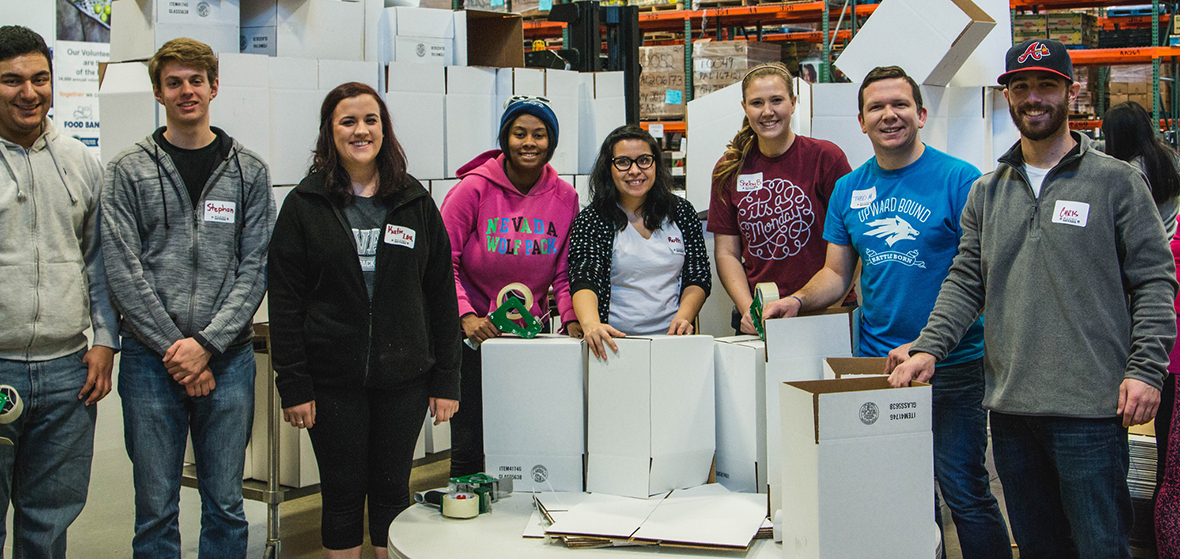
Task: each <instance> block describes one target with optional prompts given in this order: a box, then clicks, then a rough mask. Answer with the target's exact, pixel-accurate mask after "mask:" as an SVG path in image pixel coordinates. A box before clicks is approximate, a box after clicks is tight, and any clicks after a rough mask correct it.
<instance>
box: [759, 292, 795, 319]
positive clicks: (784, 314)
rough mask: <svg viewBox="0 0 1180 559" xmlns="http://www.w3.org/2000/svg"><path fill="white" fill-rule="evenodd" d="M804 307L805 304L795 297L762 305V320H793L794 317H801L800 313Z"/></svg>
mask: <svg viewBox="0 0 1180 559" xmlns="http://www.w3.org/2000/svg"><path fill="white" fill-rule="evenodd" d="M802 307H803V302H802V301H800V300H799V299H796V298H795V297H787V298H785V299H779V300H777V301H770V302H769V303H764V304H763V305H762V319H763V320H770V319H772V318H791V317H792V316H799V311H800V310H801V309H802Z"/></svg>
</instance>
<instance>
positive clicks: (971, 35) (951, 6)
mask: <svg viewBox="0 0 1180 559" xmlns="http://www.w3.org/2000/svg"><path fill="white" fill-rule="evenodd" d="M995 26H996V22H995V20H994V19H992V17H991V16H989V15H987V12H985V11H984V10H983V9H981V8H980V7H979V6H977V5H976V4H975V3H973V2H971V0H952V1H950V2H944V1H939V0H890V1H889V2H884V3H882V4H881V6H880V7H879V8H877V11H875V12H873V17H871V18H869V20H868V21H867V22H865V24H864V27H862V28H861V29H860V32H858V33H857V34H856V37H854V38H853V39H852V42H850V43H849V44H848V46H847V47H845V49H844V52H843V53H841V54H840V57H839V58H837V59H836V66H837V67H839V68H840V70H841V71H842V72H844V74H845V75H846V76H848V78H849V79H851V80H852V82H853V83H856V84H859V83H860V82H861V81H863V80H864V77H865V75H867V74H868V73H869V71H871V70H872V69H873V68H876V67H877V66H889V65H894V64H896V65H899V66H901V67H902V68H905V70H906V73H907V74H909V75H910V76H911V77H913V78H914V80H916V81H917V82H918V83H920V84H926V85H947V84H949V83H950V81H951V78H953V77H954V76H955V73H957V72H958V71H959V68H960V67H961V66H962V65H963V64H964V63H965V62H966V61H967V58H968V57H969V56H970V55H971V53H972V52H973V51H974V50H975V47H977V46H979V44H980V43H981V42H983V39H984V38H985V37H986V36H987V34H988V32H990V31H991V29H992V28H993V27H995ZM898 29H905V30H906V31H905V36H906V40H904V41H899V40H897V39H898V37H897V30H898Z"/></svg>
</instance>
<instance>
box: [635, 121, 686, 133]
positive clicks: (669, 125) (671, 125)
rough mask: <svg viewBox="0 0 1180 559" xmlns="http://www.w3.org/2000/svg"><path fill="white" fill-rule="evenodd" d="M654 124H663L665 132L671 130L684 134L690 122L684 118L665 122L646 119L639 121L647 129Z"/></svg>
mask: <svg viewBox="0 0 1180 559" xmlns="http://www.w3.org/2000/svg"><path fill="white" fill-rule="evenodd" d="M653 124H663V125H664V133H665V134H667V133H669V132H679V133H681V134H684V133H685V132H686V131H687V130H688V123H687V122H684V121H683V120H669V121H664V122H659V121H651V120H646V121H643V122H640V123H639V125H640V126H642V127H643V129H644V130H647V129H648V127H650V126H651V125H653Z"/></svg>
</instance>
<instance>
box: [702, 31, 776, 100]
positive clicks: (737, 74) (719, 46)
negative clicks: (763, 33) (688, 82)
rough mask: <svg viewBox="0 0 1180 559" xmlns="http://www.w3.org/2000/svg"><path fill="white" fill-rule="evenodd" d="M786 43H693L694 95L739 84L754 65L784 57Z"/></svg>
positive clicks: (706, 93)
mask: <svg viewBox="0 0 1180 559" xmlns="http://www.w3.org/2000/svg"><path fill="white" fill-rule="evenodd" d="M782 57H783V51H782V46H781V45H777V44H772V43H759V42H756V41H701V42H697V43H693V45H692V65H693V73H692V85H693V98H694V99H695V98H697V97H703V96H705V95H708V94H709V93H712V92H714V91H717V90H718V89H722V88H724V87H726V86H728V85H732V84H735V83H737V82H739V81H741V80H742V78H744V77H745V76H746V72H748V71H749V70H750V69H751V68H754V67H755V66H758V65H761V64H766V63H767V62H779V61H781V60H782Z"/></svg>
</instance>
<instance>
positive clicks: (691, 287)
mask: <svg viewBox="0 0 1180 559" xmlns="http://www.w3.org/2000/svg"><path fill="white" fill-rule="evenodd" d="M671 185H672V175H671V174H670V173H669V172H668V168H667V167H666V166H665V165H664V160H663V154H662V152H661V150H660V146H659V144H658V143H656V141H655V139H654V138H652V137H651V135H650V134H648V133H647V131H645V130H643V129H642V128H640V127H638V126H635V125H633V124H629V125H627V126H623V127H620V128H617V129H615V130H614V131H613V132H611V133H610V135H608V136H607V137H606V141H604V142H603V143H602V149H601V150H599V152H598V159H597V161H596V162H595V164H594V170H593V171H592V173H591V175H590V191H591V194H592V196H593V200H592V201H591V202H590V205H589V206H587V207H586V208H585V209H584V210H582V211H581V213H579V214H578V218H577V219H576V220H574V226H573V230H572V231H571V232H570V256H569V269H570V270H569V276H570V291H572V292H573V294H574V295H573V299H574V312H575V313H576V314H577V316H578V322H579V323H581V325H582V331H583V333H584V336H585V339H586V341H587V342H589V345H590V350H591V351H593V352H594V355H595V356H596V357H598V358H599V359H606V350H605V348H604V347H603V344H606V345H607V346H610V348H611V349H612V350H614V351H618V347H617V346H616V345H615V343H614V342H613V341H612V340H611V338H616V337H622V336H626V335H627V334H631V335H652V334H672V335H681V334H692V333H693V327H692V321H693V319H694V318H695V317H696V315H697V313H698V312H700V310H701V305H703V304H704V303H705V298H706V297H708V296H709V289H710V287H711V283H712V282H711V276H710V274H709V256H708V254H707V252H706V250H705V239H704V236H703V235H702V234H701V222H700V219H698V218H697V213H696V210H695V209H693V207H692V204H690V203H689V202H688V201H687V200H685V199H683V198H681V197H679V196H676V195H675V194H673V193H672V190H671Z"/></svg>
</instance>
